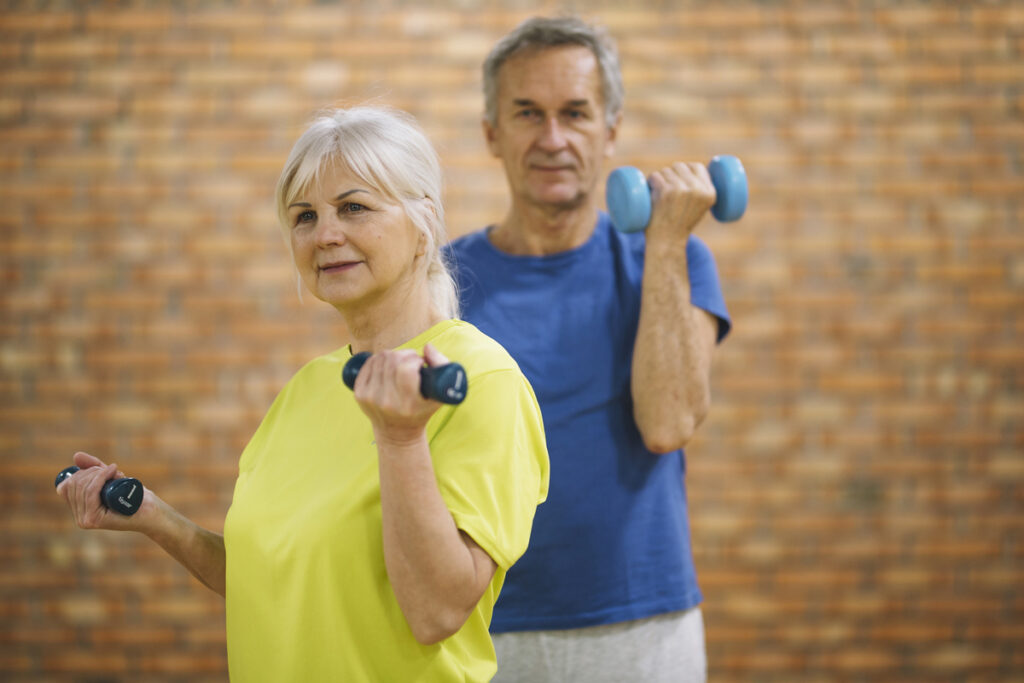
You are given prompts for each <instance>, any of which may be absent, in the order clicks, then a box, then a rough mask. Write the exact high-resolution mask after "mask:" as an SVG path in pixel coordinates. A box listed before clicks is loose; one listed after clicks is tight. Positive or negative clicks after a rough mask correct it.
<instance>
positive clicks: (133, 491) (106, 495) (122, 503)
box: [53, 465, 144, 516]
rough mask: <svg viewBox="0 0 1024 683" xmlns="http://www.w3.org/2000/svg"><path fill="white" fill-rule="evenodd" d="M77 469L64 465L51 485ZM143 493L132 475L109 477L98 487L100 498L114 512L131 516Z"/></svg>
mask: <svg viewBox="0 0 1024 683" xmlns="http://www.w3.org/2000/svg"><path fill="white" fill-rule="evenodd" d="M77 471H78V468H77V467H75V466H74V465H72V466H71V467H65V468H64V469H62V470H61V471H60V474H58V475H57V478H56V479H55V480H54V482H53V485H54V486H59V485H60V483H61V482H62V481H64V480H65V479H67V478H68V477H70V476H71V475H72V474H74V473H75V472H77ZM143 493H144V491H143V488H142V482H140V481H139V480H138V479H133V478H132V477H124V478H122V479H111V480H110V481H108V482H107V483H105V484H104V485H103V488H102V489H100V500H101V501H103V504H104V505H106V506H107V507H108V508H110V509H111V510H113V511H114V512H118V513H120V514H122V515H125V516H131V515H134V514H135V513H136V512H138V511H139V505H141V504H142V495H143Z"/></svg>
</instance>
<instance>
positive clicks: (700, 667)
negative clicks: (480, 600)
mask: <svg viewBox="0 0 1024 683" xmlns="http://www.w3.org/2000/svg"><path fill="white" fill-rule="evenodd" d="M494 649H495V651H496V652H497V654H498V674H497V675H496V676H495V677H494V679H493V680H494V681H495V682H496V683H572V682H573V681H586V682H587V683H602V682H607V683H623V681H626V682H629V683H640V682H641V681H643V683H704V681H706V680H707V655H706V654H705V652H704V616H703V615H702V613H701V611H700V608H699V607H695V608H693V609H691V610H687V611H685V612H670V613H668V614H660V615H658V616H654V617H650V618H648V619H638V620H636V621H624V622H621V623H618V624H608V625H606V626H591V627H588V628H575V629H567V630H564V631H519V632H513V633H498V634H495V635H494Z"/></svg>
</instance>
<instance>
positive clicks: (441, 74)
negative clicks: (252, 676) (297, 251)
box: [0, 0, 1024, 682]
mask: <svg viewBox="0 0 1024 683" xmlns="http://www.w3.org/2000/svg"><path fill="white" fill-rule="evenodd" d="M262 4H265V5H266V6H265V7H261V6H260V5H262ZM506 4H507V6H508V8H507V9H505V10H501V9H494V8H493V6H492V5H491V4H489V3H482V2H479V1H478V0H461V1H459V2H455V3H452V4H451V5H447V6H446V5H444V4H442V3H440V2H434V3H425V4H424V3H411V2H409V3H406V2H400V1H398V0H394V1H391V2H383V3H381V2H368V1H367V2H362V3H346V4H345V5H344V6H342V5H337V6H335V5H333V4H329V3H315V2H311V3H308V4H307V3H301V2H291V3H282V2H268V3H260V2H237V3H230V2H222V3H214V4H211V7H210V8H205V7H200V4H199V3H151V2H138V3H127V2H125V3H100V2H82V3H71V2H8V3H4V4H3V8H2V10H0V200H2V202H3V206H4V210H3V211H2V212H0V258H2V264H3V265H2V270H0V272H2V284H3V287H2V290H0V312H2V317H0V325H2V328H0V329H2V336H0V396H2V404H0V405H2V408H0V410H2V415H0V456H2V459H3V460H2V462H3V470H2V471H3V477H2V478H0V501H2V504H3V511H4V514H3V515H2V517H0V532H2V534H3V537H2V543H0V617H2V619H0V678H2V679H3V680H6V681H15V682H27V681H129V680H130V681H206V680H209V681H219V680H224V678H225V677H226V674H225V656H224V629H223V616H224V613H223V607H222V603H221V601H220V599H219V598H217V597H216V596H214V595H213V594H212V593H209V592H208V591H206V590H205V589H204V588H202V587H201V586H199V585H198V584H197V583H196V582H194V581H193V580H192V579H191V578H190V577H189V576H188V575H187V574H186V573H185V571H184V570H183V569H181V568H180V567H178V566H177V565H176V564H174V563H173V562H172V561H171V560H169V559H167V558H166V557H164V556H163V555H162V553H161V551H159V550H158V549H157V548H156V547H155V546H153V545H152V544H150V543H148V542H147V541H146V540H145V539H142V538H141V537H135V536H131V535H124V534H121V535H119V534H113V533H107V532H91V533H87V532H81V531H77V530H76V529H74V528H72V525H71V521H70V519H69V516H68V514H67V512H66V510H65V509H64V506H63V503H62V502H61V501H60V500H59V499H57V498H56V496H54V495H53V493H52V487H51V482H52V480H53V476H54V474H55V473H56V471H57V470H58V469H60V468H61V467H63V466H64V465H65V463H67V462H69V458H70V456H71V454H72V453H73V452H74V451H75V450H77V449H83V450H87V451H91V452H94V453H96V454H97V455H99V456H101V457H103V458H105V459H108V460H113V461H116V462H118V463H119V464H120V465H121V467H122V468H123V469H124V470H126V471H128V472H130V473H131V474H133V475H135V476H138V477H140V478H142V479H143V480H144V481H145V482H146V483H147V484H149V485H150V486H151V487H153V488H154V489H156V490H158V491H159V492H160V494H161V495H162V497H164V498H165V499H166V500H168V501H169V502H171V503H173V504H174V505H176V506H177V507H179V508H180V509H181V510H182V511H183V512H184V513H186V514H187V515H189V516H191V517H193V518H194V519H196V520H197V521H199V522H200V523H203V524H205V525H207V526H209V527H212V528H215V529H220V528H221V523H222V520H223V516H224V513H225V511H226V509H227V506H228V504H229V502H230V496H231V489H232V483H233V475H234V472H235V463H236V460H237V457H238V454H239V453H240V451H241V449H242V448H243V446H244V444H245V442H246V440H247V439H248V437H249V436H250V435H251V433H252V432H253V430H254V429H255V427H256V425H257V423H258V421H259V420H260V418H261V417H262V414H263V412H264V411H265V409H266V408H267V406H268V405H269V402H270V401H271V399H272V398H273V396H274V394H275V392H276V391H277V389H278V388H279V387H280V386H281V385H282V384H283V383H284V381H285V380H286V379H287V378H288V377H289V376H290V375H291V373H292V372H293V371H294V370H295V369H297V367H298V366H299V365H300V364H301V363H302V362H304V361H305V360H307V359H309V358H311V357H313V356H314V355H317V354H320V353H323V352H325V351H328V350H330V349H333V348H335V347H337V346H339V345H341V344H342V343H343V342H344V341H345V330H344V328H343V327H342V325H341V324H340V323H339V321H338V319H337V317H336V315H335V314H334V312H333V311H332V310H331V309H329V308H328V307H326V306H324V305H323V304H320V303H319V302H317V301H315V300H313V299H312V297H310V296H306V297H305V302H300V301H299V300H298V298H297V296H296V293H295V292H296V286H295V278H294V275H293V274H292V270H291V266H290V264H289V261H288V257H287V254H286V252H285V250H284V247H283V243H282V241H281V239H280V237H279V235H278V232H277V227H276V224H275V218H274V211H273V206H272V202H271V193H272V188H273V184H274V181H275V180H276V177H277V173H278V171H279V169H280V167H281V165H282V164H283V161H284V157H285V155H286V154H287V151H288V150H289V148H290V145H291V143H292V142H293V141H294V139H295V137H297V135H298V133H299V132H300V131H301V130H302V127H303V124H304V123H305V121H306V120H307V119H308V117H309V115H310V113H311V112H312V110H314V109H316V108H318V107H321V106H324V105H328V104H330V103H333V102H348V103H353V102H361V101H364V100H367V99H373V100H376V101H381V102H387V103H390V104H393V105H396V106H399V107H402V108H405V109H408V110H409V111H411V112H413V113H414V114H416V115H417V116H418V117H419V118H420V120H421V122H422V123H423V124H424V126H425V127H426V128H427V130H428V132H429V133H430V135H431V137H432V139H433V140H434V141H435V142H436V144H437V146H438V148H439V150H440V152H441V154H442V157H443V159H444V163H445V170H446V174H447V175H446V177H447V187H448V189H447V204H448V212H449V217H450V227H451V232H452V233H453V234H456V235H457V234H461V233H464V232H466V231H468V230H470V229H473V228H476V227H479V226H481V225H483V224H484V223H486V222H488V221H492V220H494V219H496V218H498V217H500V215H501V214H502V212H503V211H504V209H505V207H506V201H507V200H506V195H505V188H504V181H503V176H502V174H501V171H500V169H499V167H498V165H497V163H496V162H495V161H494V160H492V159H490V158H488V156H487V154H486V152H485V149H484V146H483V144H482V142H481V135H480V132H479V124H478V120H479V112H480V109H481V98H480V95H479V85H478V65H479V62H480V60H481V59H482V56H483V55H484V54H485V52H486V50H487V49H488V47H489V46H490V44H491V43H492V42H493V41H494V40H495V39H496V38H497V37H498V36H499V35H501V34H502V33H503V32H504V31H505V30H507V29H508V28H510V27H511V26H513V25H514V24H515V23H517V22H518V21H519V20H520V19H522V18H524V17H526V16H527V15H528V14H530V13H532V12H533V11H553V10H555V9H557V6H556V5H554V4H551V3H547V4H545V3H531V2H508V3H506ZM235 5H237V6H235ZM629 5H630V3H621V2H616V3H611V2H607V3H586V11H587V12H588V13H589V16H591V17H594V18H597V19H599V20H601V21H602V22H603V23H606V24H608V25H610V26H611V27H613V32H614V34H615V35H616V37H617V38H618V40H619V44H620V48H621V52H622V58H623V68H624V74H625V78H626V86H627V111H626V123H625V124H624V126H623V128H622V130H621V133H620V145H619V153H618V160H617V161H619V162H621V163H633V164H636V165H639V166H641V167H643V168H646V169H651V168H653V167H654V166H656V165H659V164H664V163H667V162H669V161H671V160H674V159H676V158H686V159H708V158H709V157H710V156H711V155H712V154H715V153H722V152H725V153H734V154H737V155H739V156H741V157H742V158H743V159H744V161H745V164H746V168H747V171H748V174H749V177H750V182H751V204H750V209H749V212H748V215H747V216H746V217H745V218H744V220H743V221H742V222H740V223H738V224H731V225H727V226H723V225H718V224H715V223H713V222H708V223H707V224H705V225H703V227H702V228H701V229H700V232H701V234H702V235H703V236H704V238H705V239H706V240H707V241H708V242H709V243H710V244H711V246H712V248H713V249H714V251H715V254H716V256H717V259H718V265H719V268H720V271H721V275H722V276H723V279H724V284H725V290H726V295H727V298H728V302H729V305H730V308H731V311H732V313H733V315H734V317H735V322H736V327H735V330H734V332H733V334H732V336H731V337H730V338H729V340H728V341H727V343H726V344H725V345H724V346H723V347H722V348H721V349H720V351H719V353H718V357H717V365H716V368H715V373H714V405H713V409H712V413H711V416H710V417H709V419H708V420H707V422H706V423H705V425H704V426H703V428H702V431H701V432H700V435H699V437H698V439H697V441H696V442H695V443H694V444H693V445H692V447H691V449H690V496H691V502H692V507H693V514H694V518H695V519H694V529H693V533H694V538H695V543H696V555H697V562H698V569H699V573H700V577H701V581H702V584H703V587H704V590H705V593H706V598H707V601H706V604H705V614H706V620H707V632H708V650H709V657H710V666H711V671H712V680H714V681H769V682H775V681H807V682H811V681H814V682H817V681H837V680H848V681H971V682H974V681H979V682H980V681H1010V680H1017V681H1020V680H1024V649H1022V648H1020V644H1021V643H1022V642H1024V593H1022V591H1021V588H1020V587H1021V586H1022V585H1024V581H1022V580H1024V571H1022V560H1024V535H1022V531H1021V522H1020V519H1021V513H1022V503H1024V493H1022V492H1024V489H1022V483H1024V453H1022V450H1024V429H1022V424H1024V392H1022V384H1024V376H1022V372H1024V345H1022V343H1021V337H1022V333H1024V316H1022V315H1021V313H1022V310H1024V233H1022V232H1021V230H1020V224H1021V222H1022V220H1024V200H1022V198H1024V172H1022V169H1024V159H1022V154H1021V150H1022V148H1024V122H1022V110H1024V66H1022V57H1024V6H1022V5H1021V4H1020V3H1014V2H1008V1H993V2H984V3H949V2H908V3H903V2H900V3H897V2H882V1H878V2H870V3H853V2H842V3H839V2H833V3H799V2H778V3H767V2H752V1H749V0H738V1H737V2H731V3H727V4H725V3H701V4H698V3H670V2H666V3H655V4H654V5H655V7H652V8H650V9H639V8H637V9H629V8H628V7H629ZM638 5H639V3H638Z"/></svg>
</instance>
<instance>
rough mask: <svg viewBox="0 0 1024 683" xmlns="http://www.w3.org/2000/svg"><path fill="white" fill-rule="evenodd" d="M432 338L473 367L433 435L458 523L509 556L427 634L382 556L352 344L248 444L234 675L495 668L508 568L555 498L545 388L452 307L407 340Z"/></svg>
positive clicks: (236, 567)
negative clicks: (495, 614) (496, 629)
mask: <svg viewBox="0 0 1024 683" xmlns="http://www.w3.org/2000/svg"><path fill="white" fill-rule="evenodd" d="M427 342H430V343H432V344H433V345H434V346H435V347H437V349H438V350H439V351H441V352H442V353H443V354H445V355H446V356H448V358H450V359H452V360H453V361H458V362H459V363H461V364H462V365H463V366H464V367H465V368H466V374H467V376H468V379H469V387H468V389H467V394H466V399H465V401H464V402H463V403H462V404H460V405H458V406H447V405H446V406H444V407H442V408H440V409H439V410H438V411H437V412H436V413H435V414H434V415H433V416H432V417H431V419H430V421H429V423H428V424H427V438H428V441H429V443H430V452H431V457H432V460H433V464H434V471H435V474H436V476H437V481H438V485H439V488H440V491H441V495H442V497H443V498H444V500H445V503H446V504H447V506H448V509H449V510H450V511H451V514H452V517H453V518H454V520H455V523H456V525H457V526H458V527H459V528H460V529H462V530H463V531H465V532H466V533H468V534H469V535H470V536H471V537H472V538H473V540H474V541H476V542H477V543H478V544H479V545H480V547H481V548H483V549H484V550H485V551H487V553H488V554H489V555H490V556H491V558H492V559H494V561H495V562H496V563H497V565H498V570H497V571H496V572H495V575H494V579H493V580H492V581H491V584H490V586H489V587H488V589H487V590H486V591H485V592H484V595H483V597H482V598H481V599H480V602H479V603H478V604H477V606H476V609H475V610H474V611H473V613H472V614H471V615H470V617H469V619H468V620H467V622H466V623H465V625H464V626H463V627H462V628H461V629H460V630H459V631H458V632H457V633H456V634H454V635H453V636H451V637H450V638H447V639H446V640H444V641H442V642H440V643H437V644H435V645H430V646H425V645H421V644H420V643H418V642H417V641H416V639H415V638H414V637H413V635H412V631H411V630H410V629H409V626H408V624H407V623H406V621H405V617H404V615H403V614H402V611H401V609H400V608H399V606H398V602H397V600H396V599H395V596H394V592H393V591H392V589H391V584H390V582H389V581H388V576H387V572H386V570H385V567H384V549H383V541H382V539H381V509H380V479H379V473H378V469H377V448H376V446H375V445H374V442H373V430H372V428H371V426H370V421H369V419H368V418H367V417H366V416H365V415H364V414H363V412H362V411H361V410H360V409H359V406H358V405H357V404H356V401H355V398H354V397H353V395H352V392H351V391H349V389H348V388H346V387H345V385H344V384H343V383H342V381H341V369H342V366H344V364H345V362H346V361H347V360H348V359H349V358H350V357H351V351H350V350H349V348H348V347H345V348H344V349H339V350H338V351H335V352H333V353H331V354H328V355H326V356H322V357H320V358H317V359H315V360H313V361H311V362H310V363H308V364H307V365H306V366H305V367H303V368H302V369H301V370H299V372H298V373H297V374H296V375H295V376H294V377H293V378H292V379H291V380H290V381H289V382H288V384H287V385H286V386H285V387H284V389H283V390H282V391H281V393H280V394H279V395H278V397H277V399H276V400H275V401H274V404H273V405H272V406H271V408H270V410H269V411H268V413H267V415H266V417H265V418H264V419H263V422H262V424H260V427H259V429H257V431H256V433H255V434H254V435H253V438H252V440H251V441H250V442H249V445H248V446H247V447H246V449H245V451H244V452H243V453H242V457H241V460H240V461H239V467H238V469H239V473H238V481H237V483H236V484H235V493H234V499H233V501H232V503H231V509H230V510H229V511H228V515H227V519H226V520H225V524H224V545H225V549H226V551H227V603H226V604H227V640H228V666H229V670H230V674H231V679H232V681H235V682H236V683H248V682H250V681H268V682H273V683H281V682H283V681H308V682H310V683H313V682H316V683H319V682H320V681H370V682H374V683H376V682H378V681H401V682H406V681H486V680H489V679H490V678H491V677H492V676H493V675H494V673H495V671H496V669H497V664H496V661H495V657H494V648H493V646H492V644H491V638H490V635H489V634H488V631H487V629H488V626H489V624H490V621H491V613H492V611H493V608H494V602H495V600H497V597H498V592H499V591H500V590H501V585H502V583H503V581H504V579H505V573H506V571H507V570H508V568H509V567H510V566H512V564H513V563H514V562H515V561H516V560H517V559H518V558H519V557H520V555H522V553H523V552H524V551H525V550H526V546H527V543H528V541H529V537H530V528H531V526H532V523H533V515H534V512H535V510H536V507H537V505H538V504H539V503H541V502H543V500H544V499H545V498H546V496H547V487H548V455H547V447H546V445H545V441H544V428H543V422H542V418H541V414H540V408H539V407H538V406H537V400H536V398H535V397H534V394H533V389H532V388H531V387H530V385H529V383H528V382H527V380H526V378H525V377H523V375H522V373H521V372H520V371H519V367H518V366H517V365H516V363H515V361H513V360H512V358H511V357H510V356H509V355H508V353H506V352H505V350H504V349H503V348H502V347H501V346H499V345H498V343H497V342H495V341H494V340H492V339H490V338H489V337H487V336H486V335H484V334H483V333H482V332H480V331H479V330H477V329H476V328H475V327H473V326H472V325H470V324H469V323H466V322H462V321H457V320H448V321H445V322H442V323H439V324H437V325H435V326H434V327H432V328H431V329H429V330H427V331H426V332H424V333H423V334H421V335H419V336H418V337H416V338H415V339H412V340H411V341H409V342H407V343H406V344H403V345H402V347H401V348H412V349H416V350H418V351H421V352H422V349H423V345H424V344H426V343H427Z"/></svg>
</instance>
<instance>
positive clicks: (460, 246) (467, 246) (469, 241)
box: [444, 228, 487, 254]
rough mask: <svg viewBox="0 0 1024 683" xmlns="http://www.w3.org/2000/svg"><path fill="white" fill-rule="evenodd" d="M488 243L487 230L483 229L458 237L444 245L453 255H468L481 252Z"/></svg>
mask: <svg viewBox="0 0 1024 683" xmlns="http://www.w3.org/2000/svg"><path fill="white" fill-rule="evenodd" d="M486 243H487V228H481V229H479V230H475V231H473V232H468V233H466V234H464V235H460V236H459V237H456V238H455V239H453V240H452V241H450V242H448V244H446V245H444V249H445V251H448V252H450V253H452V254H467V253H470V252H473V251H476V250H479V249H480V248H481V247H482V246H484V245H486Z"/></svg>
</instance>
